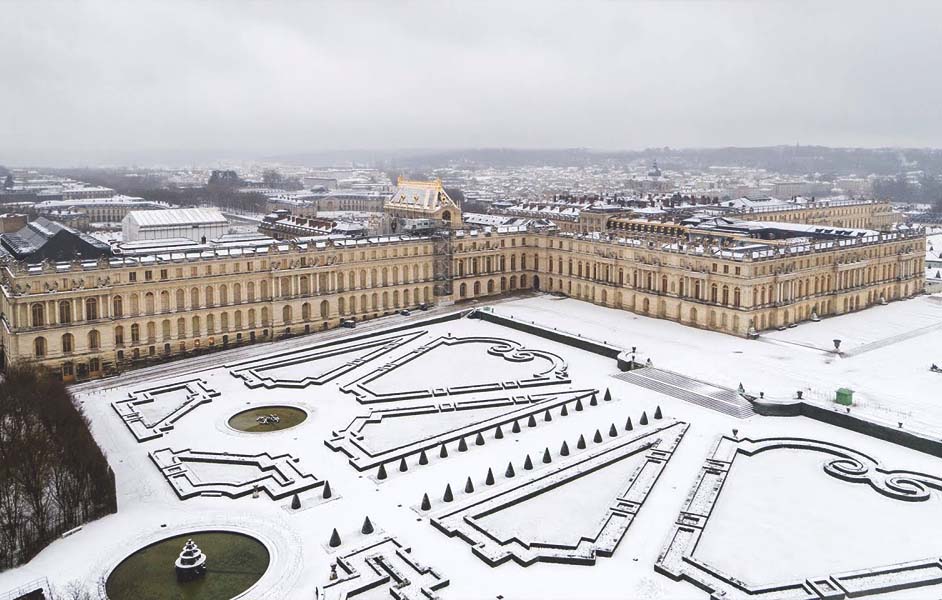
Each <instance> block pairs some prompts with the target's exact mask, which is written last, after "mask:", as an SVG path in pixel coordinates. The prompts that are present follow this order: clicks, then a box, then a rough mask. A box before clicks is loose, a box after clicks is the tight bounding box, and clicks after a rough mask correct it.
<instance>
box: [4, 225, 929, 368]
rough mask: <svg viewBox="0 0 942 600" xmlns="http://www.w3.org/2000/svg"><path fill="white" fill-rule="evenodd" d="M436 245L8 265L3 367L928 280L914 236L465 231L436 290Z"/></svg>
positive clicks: (664, 313)
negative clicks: (484, 301) (678, 239)
mask: <svg viewBox="0 0 942 600" xmlns="http://www.w3.org/2000/svg"><path fill="white" fill-rule="evenodd" d="M435 244H436V242H435V241H434V240H432V239H430V238H426V237H408V236H393V237H387V238H374V239H369V240H362V239H361V240H341V241H334V242H318V243H310V244H299V243H295V242H274V243H272V244H271V245H269V246H265V247H262V248H252V247H244V248H238V249H219V250H217V251H215V252H214V253H206V252H204V253H202V254H198V253H194V254H186V253H179V254H172V255H169V254H165V255H162V256H154V257H139V258H133V259H132V258H123V259H120V258H115V259H110V260H108V259H104V258H103V259H101V260H98V261H97V262H93V261H86V262H78V261H75V262H72V263H59V264H58V265H56V264H52V263H48V262H47V263H44V264H41V265H25V264H24V263H17V262H9V263H7V264H5V265H3V266H2V267H0V277H2V296H0V312H2V315H0V320H2V323H0V340H2V344H3V353H4V364H11V363H15V362H20V361H38V362H42V363H45V364H46V365H48V366H50V367H52V368H53V369H56V370H58V371H59V372H61V373H62V374H63V376H64V377H65V378H66V379H72V378H75V377H78V378H83V377H88V376H98V375H101V374H105V373H108V372H112V371H114V370H119V369H123V368H125V367H128V366H130V365H132V364H135V363H144V362H147V361H150V360H157V359H160V358H161V357H166V356H173V355H181V354H190V353H193V352H194V351H201V350H204V349H207V348H220V347H227V346H233V345H236V344H242V343H249V342H253V341H257V340H270V339H272V338H277V337H282V336H285V335H295V334H300V333H307V332H312V331H319V330H325V329H329V328H332V327H336V326H337V325H339V324H340V321H341V319H346V318H355V319H356V320H357V321H361V320H365V319H370V318H374V317H378V316H382V315H385V314H391V313H394V312H396V311H397V310H401V309H403V308H415V307H416V306H417V305H419V304H423V303H424V304H435V303H437V302H441V301H449V300H454V301H463V300H469V299H475V298H484V297H488V296H494V295H498V294H501V293H506V292H512V291H514V290H521V289H540V290H544V291H547V292H554V293H561V294H565V295H568V296H571V297H573V298H578V299H581V300H585V301H588V302H593V303H596V304H601V305H605V306H610V307H613V308H620V309H624V310H629V311H632V312H635V313H638V314H644V315H648V316H652V317H659V318H664V319H669V320H673V321H677V322H680V323H683V324H685V325H691V326H695V327H702V328H706V329H711V330H715V331H721V332H725V333H729V334H733V335H745V334H747V333H748V332H750V329H751V328H754V329H755V330H758V331H762V330H765V329H770V328H774V327H778V326H781V325H787V324H790V323H794V322H797V321H802V320H807V319H809V318H811V317H812V315H814V314H817V315H818V316H821V317H824V316H830V315H838V314H842V313H845V312H849V311H854V310H858V309H862V308H865V307H868V306H872V305H873V304H878V303H881V302H883V301H891V300H896V299H900V298H905V297H908V296H912V295H914V294H917V293H921V291H922V289H923V285H924V277H925V275H924V273H925V271H924V268H923V263H924V259H925V236H924V235H923V234H922V233H921V232H916V231H906V232H895V233H885V234H880V235H877V236H872V237H868V238H862V239H855V240H834V241H822V242H815V243H808V244H805V245H800V246H788V247H768V248H767V249H764V250H763V249H759V250H757V249H755V246H752V247H750V249H748V250H731V249H725V248H723V249H720V248H716V249H711V248H707V249H704V248H703V247H702V246H694V245H692V244H690V245H687V246H686V247H685V246H684V245H683V244H674V245H663V244H661V243H657V242H656V241H655V239H654V238H653V237H652V238H647V237H631V238H614V237H611V236H607V235H604V234H598V233H596V234H589V235H582V236H580V235H575V234H568V233H544V232H536V231H529V230H526V229H513V228H508V229H502V230H499V231H490V232H487V231H474V232H456V233H454V234H453V237H452V239H451V243H450V250H451V257H452V258H451V269H450V273H451V283H452V286H451V288H450V289H451V291H452V292H451V294H450V295H444V296H436V295H435V293H434V292H435V289H436V285H435V283H436V281H435V277H436V272H437V271H436V258H435V256H436V250H435V248H436V246H435ZM760 247H761V246H760ZM438 272H440V271H438ZM439 289H442V288H441V286H439Z"/></svg>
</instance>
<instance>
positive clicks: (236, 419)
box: [229, 406, 307, 433]
mask: <svg viewBox="0 0 942 600" xmlns="http://www.w3.org/2000/svg"><path fill="white" fill-rule="evenodd" d="M305 419H307V413H306V412H305V411H303V410H301V409H300V408H296V407H294V406H256V407H255V408H250V409H248V410H243V411H242V412H239V413H236V414H235V415H233V416H232V417H231V418H230V419H229V427H232V428H233V429H237V430H238V431H245V432H248V433H267V432H270V431H281V430H282V429H288V428H290V427H294V426H295V425H300V424H301V423H303V422H304V420H305Z"/></svg>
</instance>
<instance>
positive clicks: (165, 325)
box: [160, 319, 170, 341]
mask: <svg viewBox="0 0 942 600" xmlns="http://www.w3.org/2000/svg"><path fill="white" fill-rule="evenodd" d="M160 329H161V333H162V334H163V339H164V341H166V340H169V339H170V319H164V320H163V322H162V323H161V324H160Z"/></svg>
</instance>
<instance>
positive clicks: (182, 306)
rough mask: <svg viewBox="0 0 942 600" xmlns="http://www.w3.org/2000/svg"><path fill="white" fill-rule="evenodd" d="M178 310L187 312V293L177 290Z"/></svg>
mask: <svg viewBox="0 0 942 600" xmlns="http://www.w3.org/2000/svg"><path fill="white" fill-rule="evenodd" d="M177 310H186V292H184V291H183V290H182V289H179V290H177Z"/></svg>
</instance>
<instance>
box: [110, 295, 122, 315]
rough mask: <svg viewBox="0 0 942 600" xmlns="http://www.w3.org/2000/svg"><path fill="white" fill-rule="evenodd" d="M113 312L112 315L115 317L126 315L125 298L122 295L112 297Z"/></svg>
mask: <svg viewBox="0 0 942 600" xmlns="http://www.w3.org/2000/svg"><path fill="white" fill-rule="evenodd" d="M111 312H112V313H114V314H113V315H112V316H115V317H123V316H124V300H122V299H121V296H115V297H114V298H112V299H111Z"/></svg>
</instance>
